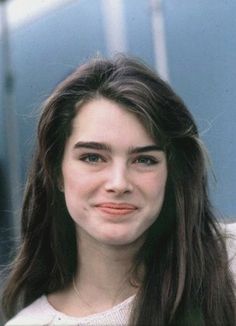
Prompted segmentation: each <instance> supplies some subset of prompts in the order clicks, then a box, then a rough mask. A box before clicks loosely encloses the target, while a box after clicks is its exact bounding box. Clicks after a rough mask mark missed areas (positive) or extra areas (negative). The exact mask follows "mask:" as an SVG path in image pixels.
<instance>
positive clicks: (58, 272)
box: [3, 56, 236, 326]
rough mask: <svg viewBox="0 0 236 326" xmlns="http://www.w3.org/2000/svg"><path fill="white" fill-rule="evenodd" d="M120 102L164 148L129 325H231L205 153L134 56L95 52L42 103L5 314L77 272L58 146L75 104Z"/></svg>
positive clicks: (192, 127) (192, 128)
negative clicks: (162, 188) (156, 211)
mask: <svg viewBox="0 0 236 326" xmlns="http://www.w3.org/2000/svg"><path fill="white" fill-rule="evenodd" d="M99 96H100V97H104V98H108V99H110V100H112V101H115V102H117V103H119V104H122V105H123V106H124V107H125V108H127V110H130V111H132V112H133V113H134V114H135V115H137V117H138V118H139V119H140V121H141V123H142V124H143V125H144V126H145V128H146V130H147V131H148V133H149V134H150V135H151V136H152V137H153V138H154V139H155V140H158V142H159V144H160V143H161V145H162V146H163V148H164V150H165V153H166V155H167V162H168V180H167V187H166V195H165V200H164V203H163V207H162V210H161V213H160V215H159V217H158V219H156V222H155V223H154V224H153V225H152V226H151V227H150V229H149V231H148V234H147V237H146V241H145V243H144V245H143V247H142V248H141V249H140V251H139V253H138V255H137V257H136V265H137V266H136V267H137V268H138V266H140V264H145V268H146V269H145V270H146V273H145V277H144V280H143V282H142V285H141V288H140V290H139V293H138V294H137V296H136V301H135V304H134V308H133V311H132V314H131V319H130V325H132V326H134V325H150V326H152V325H153V326H154V325H158V326H164V325H191V326H192V325H198V326H199V325H207V326H210V325H212V326H213V325H214V326H222V325H229V326H230V325H232V326H234V325H236V316H235V295H234V282H233V279H232V276H231V274H230V271H229V266H228V261H227V252H226V249H225V243H224V240H223V237H222V235H221V233H220V231H219V227H218V224H217V221H216V219H215V217H214V214H213V211H212V208H211V204H210V201H209V196H208V186H207V171H206V155H205V151H204V148H203V145H202V143H201V141H200V139H199V135H198V130H197V127H196V124H195V123H194V120H193V117H192V116H191V114H190V112H189V111H188V110H187V108H186V106H185V105H184V103H183V102H182V100H181V99H180V98H179V97H178V96H177V95H176V94H175V93H174V92H173V90H172V89H171V88H170V87H169V86H168V85H167V84H166V83H165V82H164V81H162V80H161V79H160V78H159V77H158V76H157V75H156V74H155V73H154V72H152V70H150V69H149V68H148V67H147V66H145V65H144V64H143V63H141V62H139V61H137V60H134V59H131V58H127V57H125V56H119V57H117V58H115V59H111V60H106V59H100V58H97V59H94V60H91V61H90V62H89V63H86V64H84V65H82V66H81V67H79V69H78V70H76V71H75V72H74V73H73V74H71V75H70V76H69V77H68V78H67V79H66V80H65V81H63V82H62V83H61V84H60V85H59V86H58V87H57V88H56V89H55V90H54V92H53V93H52V95H51V96H50V97H49V98H48V100H47V101H46V102H45V103H44V105H43V108H42V115H41V118H40V121H39V125H38V137H37V145H36V150H35V155H34V159H33V162H32V167H31V170H30V173H29V177H28V181H27V185H26V190H25V197H24V203H23V209H22V235H21V237H22V242H21V247H20V249H19V253H18V255H17V257H16V259H15V262H14V263H13V264H12V266H13V267H12V271H11V274H10V276H9V279H8V282H7V284H6V288H5V291H4V294H3V308H4V311H5V314H6V316H7V318H10V317H11V316H13V315H14V314H15V312H16V310H17V309H19V307H24V306H26V305H28V304H30V303H31V302H32V301H34V300H35V299H36V298H38V297H39V296H41V295H42V294H48V293H52V292H54V291H56V290H59V289H63V288H64V287H65V286H66V285H68V284H69V283H70V282H71V280H72V277H73V275H74V273H75V271H76V267H77V252H76V250H77V249H76V235H75V227H74V223H73V222H72V219H71V218H70V216H69V213H68V211H67V208H66V205H65V200H64V195H63V193H61V192H60V191H59V190H58V178H59V177H60V169H61V161H62V156H63V151H64V146H65V142H66V140H67V138H68V137H69V135H70V132H71V124H72V120H73V118H74V117H75V115H76V107H77V105H78V103H85V102H87V101H90V100H91V99H93V98H96V97H99Z"/></svg>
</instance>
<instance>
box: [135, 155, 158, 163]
mask: <svg viewBox="0 0 236 326" xmlns="http://www.w3.org/2000/svg"><path fill="white" fill-rule="evenodd" d="M140 159H147V160H150V161H151V164H147V165H154V164H157V163H159V162H160V159H159V158H157V157H156V156H153V155H150V154H140V155H138V156H136V157H135V158H134V160H133V161H134V162H136V161H137V160H140Z"/></svg>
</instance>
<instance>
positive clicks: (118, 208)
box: [95, 202, 137, 215]
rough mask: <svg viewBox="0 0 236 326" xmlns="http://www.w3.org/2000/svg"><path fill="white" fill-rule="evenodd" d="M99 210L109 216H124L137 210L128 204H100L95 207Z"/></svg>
mask: <svg viewBox="0 0 236 326" xmlns="http://www.w3.org/2000/svg"><path fill="white" fill-rule="evenodd" d="M95 207H97V208H98V209H99V210H101V211H102V212H104V213H107V214H109V215H126V214H130V213H132V212H134V211H135V210H137V206H135V205H132V204H128V203H112V202H108V203H100V204H97V205H95Z"/></svg>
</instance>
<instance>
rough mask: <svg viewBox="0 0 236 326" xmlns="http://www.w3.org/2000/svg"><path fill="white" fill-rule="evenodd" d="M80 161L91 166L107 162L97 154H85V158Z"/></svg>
mask: <svg viewBox="0 0 236 326" xmlns="http://www.w3.org/2000/svg"><path fill="white" fill-rule="evenodd" d="M80 160H81V161H83V162H87V163H90V164H96V163H100V162H104V161H105V159H104V158H103V157H102V156H101V155H99V154H96V153H88V154H84V155H83V156H81V157H80Z"/></svg>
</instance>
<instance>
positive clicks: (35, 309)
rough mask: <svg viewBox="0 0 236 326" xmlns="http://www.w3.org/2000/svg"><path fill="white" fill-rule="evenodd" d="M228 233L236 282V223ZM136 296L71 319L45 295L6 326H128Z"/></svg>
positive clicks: (226, 227)
mask: <svg viewBox="0 0 236 326" xmlns="http://www.w3.org/2000/svg"><path fill="white" fill-rule="evenodd" d="M222 227H223V228H225V230H226V233H227V234H229V235H232V239H229V240H227V243H226V244H227V250H228V256H229V261H230V268H231V270H232V272H233V275H234V278H235V281H236V223H233V224H227V225H226V226H224V225H223V226H222ZM134 297H135V296H132V297H130V298H128V299H126V300H125V301H123V302H122V303H120V304H118V305H116V306H114V307H113V308H112V309H109V310H106V311H104V312H101V313H97V314H93V315H90V316H87V317H81V318H76V317H71V316H68V315H65V314H63V313H61V312H59V311H57V310H55V309H54V308H53V307H52V306H51V305H50V303H49V302H48V300H47V298H46V296H45V295H43V296H41V297H40V298H39V299H37V300H36V301H34V302H33V303H32V304H31V305H29V306H28V307H26V308H24V309H23V310H22V311H20V312H19V313H18V314H17V315H16V316H15V317H14V318H13V319H11V320H9V321H8V322H7V324H5V326H20V325H21V326H49V325H53V326H56V325H58V326H59V325H61V326H68V325H70V326H87V325H91V326H127V325H128V320H129V316H130V312H131V309H132V304H133V300H134Z"/></svg>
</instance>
